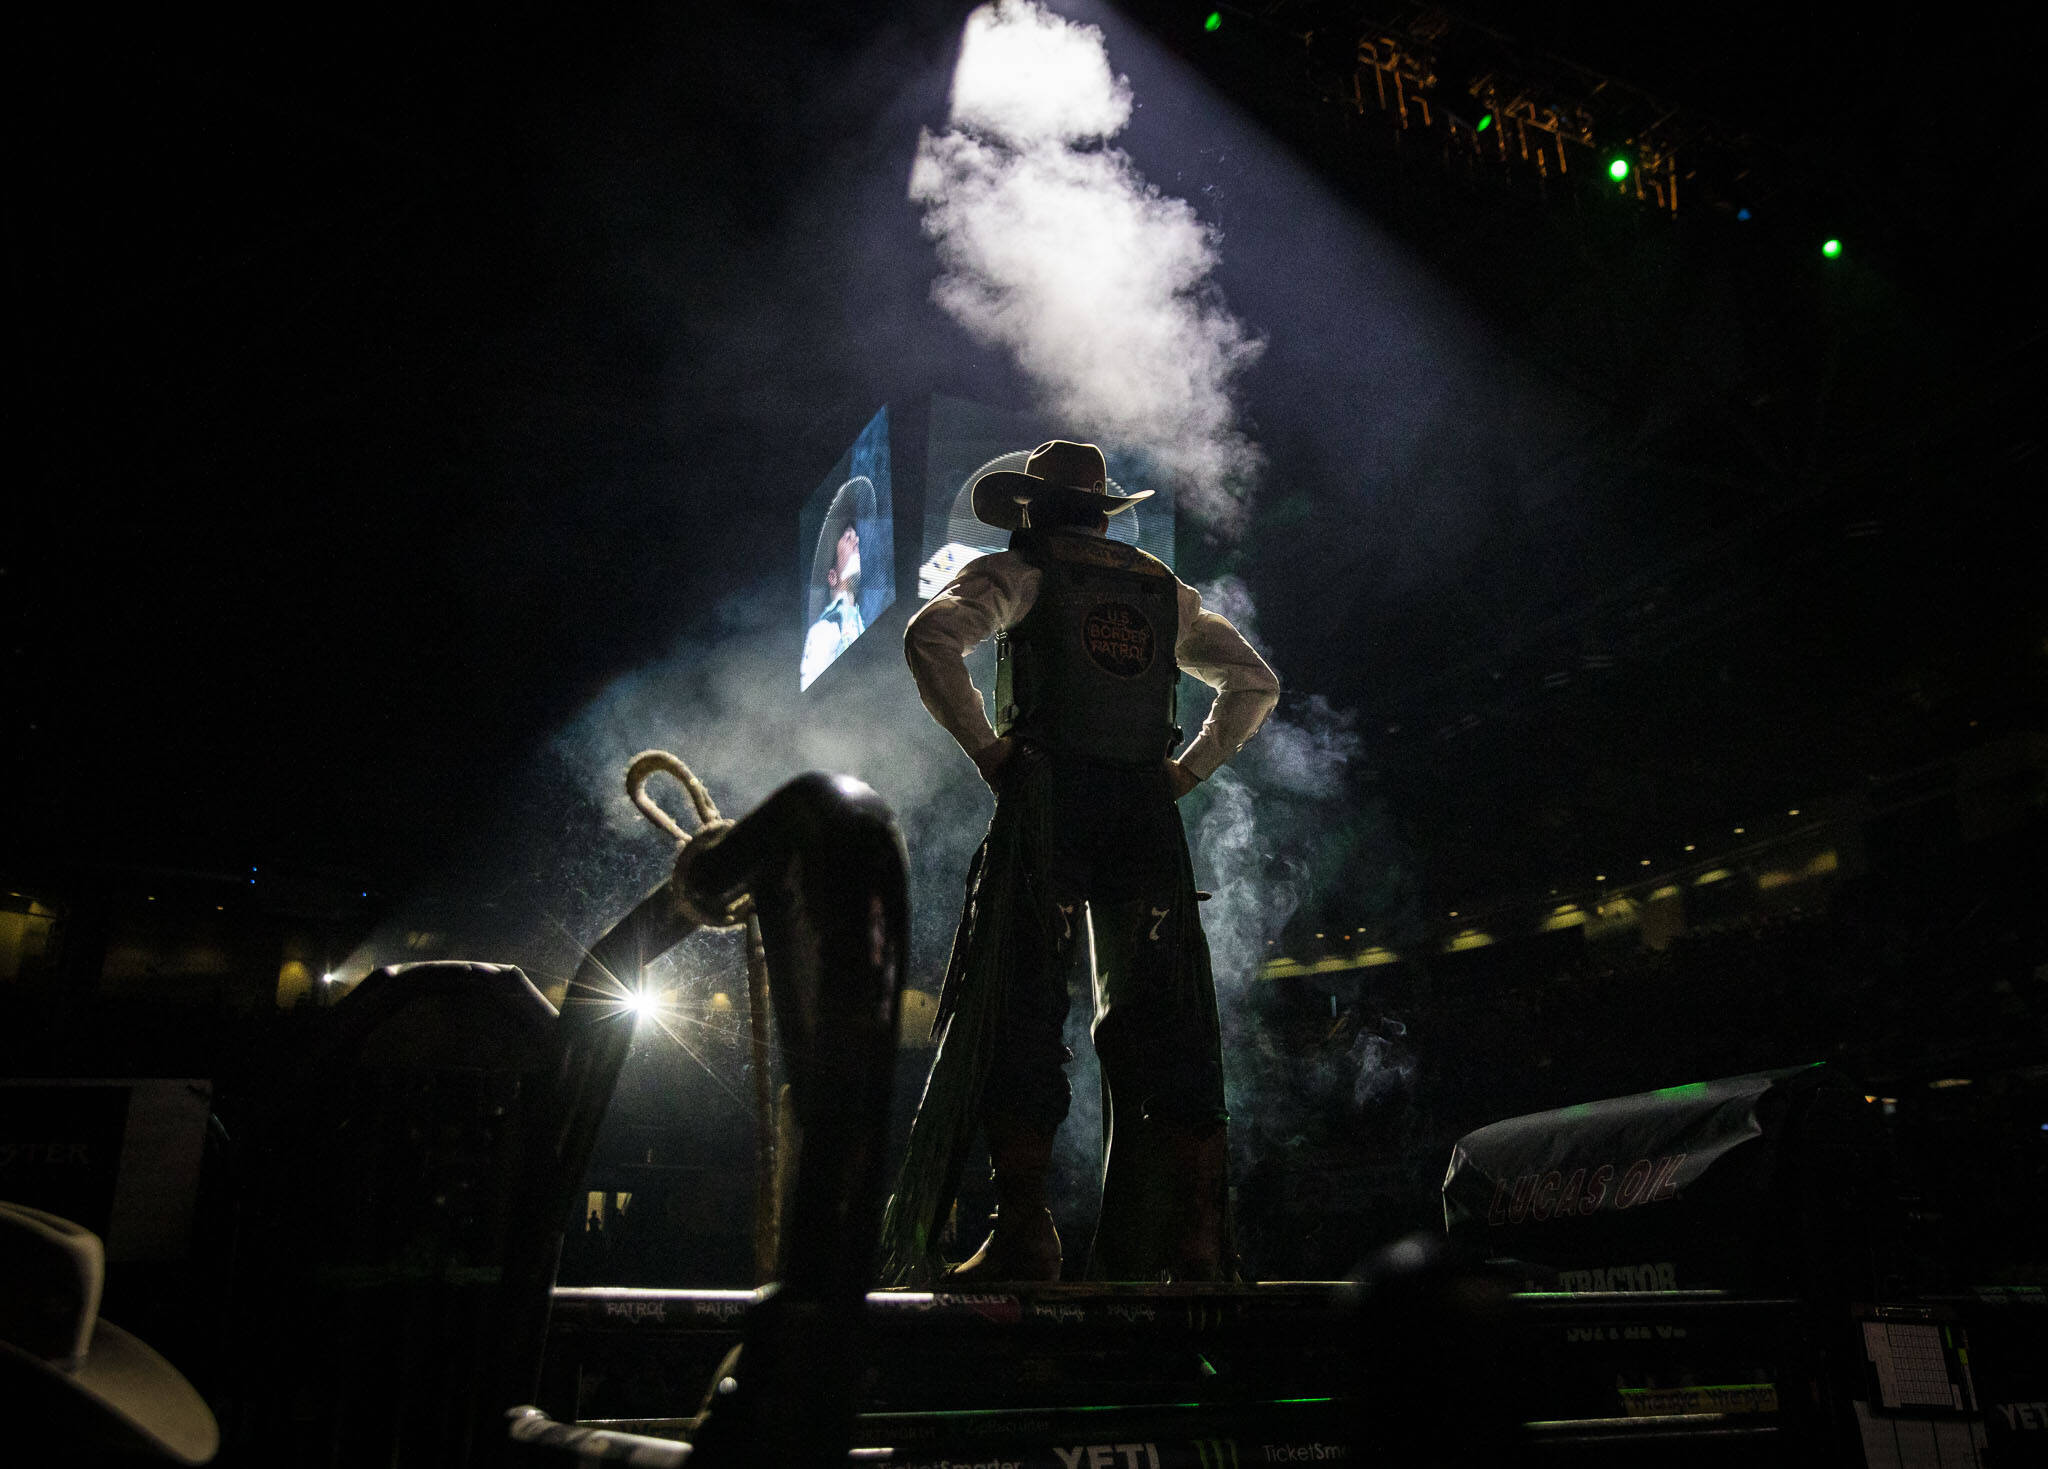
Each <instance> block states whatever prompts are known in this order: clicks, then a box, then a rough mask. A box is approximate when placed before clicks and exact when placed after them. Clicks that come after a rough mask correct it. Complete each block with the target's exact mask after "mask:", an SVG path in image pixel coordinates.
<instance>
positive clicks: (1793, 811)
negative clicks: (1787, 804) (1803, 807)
mask: <svg viewBox="0 0 2048 1469" xmlns="http://www.w3.org/2000/svg"><path fill="white" fill-rule="evenodd" d="M1785 814H1786V815H1787V816H1797V815H1798V814H1799V808H1798V807H1797V806H1794V807H1793V808H1792V809H1791V810H1790V811H1787V812H1786V813H1785Z"/></svg>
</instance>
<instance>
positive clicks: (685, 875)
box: [626, 750, 754, 928]
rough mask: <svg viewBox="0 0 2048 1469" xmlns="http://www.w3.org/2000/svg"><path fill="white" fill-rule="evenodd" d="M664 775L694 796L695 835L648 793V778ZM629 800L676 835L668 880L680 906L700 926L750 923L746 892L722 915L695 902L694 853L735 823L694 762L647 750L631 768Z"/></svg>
mask: <svg viewBox="0 0 2048 1469" xmlns="http://www.w3.org/2000/svg"><path fill="white" fill-rule="evenodd" d="M659 774H665V775H669V776H673V777H674V778H675V780H676V783H677V784H679V785H680V786H682V788H683V792H684V794H685V795H687V796H688V797H689V798H690V806H691V808H692V809H693V810H695V812H696V813H697V831H696V834H695V835H694V836H693V835H691V834H690V833H689V832H687V831H684V830H683V828H682V824H681V823H680V822H678V821H677V820H676V819H675V818H674V817H673V816H671V815H669V814H668V812H666V811H664V810H663V809H662V808H661V805H660V803H659V802H657V801H656V800H655V799H654V797H653V796H651V795H649V794H648V792H647V781H648V778H649V777H650V776H653V775H659ZM626 799H627V800H629V801H631V802H632V803H633V804H634V805H635V806H636V807H638V808H639V811H640V814H641V815H642V816H645V817H646V818H647V819H648V820H649V821H651V822H653V823H654V824H655V825H656V826H658V827H660V828H661V829H662V830H663V831H665V832H667V833H668V834H669V835H670V836H672V837H674V838H675V839H676V843H677V846H676V871H675V878H674V880H673V881H672V882H671V883H670V885H669V886H670V890H671V891H672V892H674V894H675V898H676V911H677V912H679V913H681V914H682V915H683V917H685V918H687V919H689V920H690V922H692V923H694V924H696V925H697V926H698V927H699V928H734V927H737V926H738V925H740V924H742V923H745V922H746V921H747V917H748V915H749V914H751V913H752V912H753V911H754V900H753V898H752V897H751V896H748V895H745V894H743V895H741V896H740V897H739V898H738V899H737V900H736V901H735V902H734V903H733V905H732V906H731V907H730V908H728V909H727V910H726V911H725V912H723V913H717V914H713V913H706V912H705V911H704V910H703V909H701V908H699V907H698V906H697V905H696V904H695V903H693V902H691V901H690V898H689V893H688V890H689V872H690V861H691V858H692V857H693V856H694V855H695V854H696V852H697V851H698V850H699V849H700V848H703V847H714V846H716V845H718V842H719V840H720V839H721V838H723V837H724V836H725V834H726V833H727V832H728V831H731V830H732V823H731V822H730V821H728V820H726V819H725V818H724V817H722V816H720V815H719V814H718V803H717V802H716V801H714V800H712V799H711V792H710V790H709V789H708V788H707V787H706V786H705V784H704V782H703V781H701V780H699V779H697V776H696V774H695V773H694V772H693V771H692V770H691V769H690V767H689V766H687V765H685V764H683V762H682V761H681V760H679V759H677V758H676V757H675V756H674V755H671V754H669V752H668V751H666V750H642V751H641V752H640V753H639V754H637V755H635V756H634V757H633V761H632V763H631V764H630V765H628V766H627V767H626Z"/></svg>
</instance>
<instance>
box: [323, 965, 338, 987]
mask: <svg viewBox="0 0 2048 1469" xmlns="http://www.w3.org/2000/svg"><path fill="white" fill-rule="evenodd" d="M340 978H341V976H340V975H338V974H336V973H335V972H334V971H333V970H331V969H330V970H328V971H327V973H325V974H323V975H321V976H320V983H322V984H333V983H334V982H335V981H336V980H337V979H340Z"/></svg>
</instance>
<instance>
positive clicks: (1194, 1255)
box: [1160, 1123, 1228, 1281]
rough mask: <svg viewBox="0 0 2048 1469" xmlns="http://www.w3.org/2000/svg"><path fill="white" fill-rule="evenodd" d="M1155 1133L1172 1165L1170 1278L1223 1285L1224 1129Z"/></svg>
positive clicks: (1217, 1125) (1182, 1128) (1171, 1128)
mask: <svg viewBox="0 0 2048 1469" xmlns="http://www.w3.org/2000/svg"><path fill="white" fill-rule="evenodd" d="M1160 1131H1161V1133H1162V1134H1163V1139H1164V1141H1165V1144H1166V1152H1167V1156H1168V1157H1170V1158H1171V1159H1172V1160H1173V1172H1174V1209H1175V1217H1174V1220H1173V1222H1172V1226H1171V1228H1170V1229H1169V1231H1168V1235H1169V1238H1170V1239H1171V1241H1172V1244H1171V1250H1172V1255H1173V1265H1172V1270H1173V1278H1174V1279H1175V1280H1183V1281H1185V1280H1212V1281H1213V1280H1222V1279H1223V1278H1224V1269H1223V1266H1224V1260H1223V1201H1224V1191H1225V1189H1226V1188H1227V1187H1228V1184H1227V1182H1226V1180H1225V1177H1224V1173H1225V1168H1224V1165H1225V1163H1226V1161H1227V1135H1226V1134H1225V1132H1224V1129H1223V1125H1222V1124H1221V1123H1210V1124H1208V1125H1206V1126H1202V1127H1185V1126H1175V1125H1168V1126H1165V1127H1162V1128H1161V1129H1160Z"/></svg>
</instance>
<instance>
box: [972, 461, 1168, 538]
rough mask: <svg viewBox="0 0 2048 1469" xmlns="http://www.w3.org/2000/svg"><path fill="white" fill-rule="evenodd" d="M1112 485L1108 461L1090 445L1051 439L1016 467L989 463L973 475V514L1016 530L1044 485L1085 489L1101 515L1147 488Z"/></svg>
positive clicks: (1123, 507) (1126, 505)
mask: <svg viewBox="0 0 2048 1469" xmlns="http://www.w3.org/2000/svg"><path fill="white" fill-rule="evenodd" d="M1111 486H1112V481H1111V480H1110V477H1109V466H1108V465H1107V464H1106V463H1105V462H1104V461H1103V458H1102V451H1101V450H1100V449H1098V448H1096V447H1095V445H1093V444H1075V443H1070V442H1068V441H1067V440H1066V439H1052V440H1050V441H1048V442H1046V443H1043V444H1040V445H1039V446H1038V447H1037V448H1036V449H1033V450H1032V451H1031V457H1030V458H1029V459H1026V460H1025V461H1024V468H1023V470H1022V471H1021V472H1019V471H1017V470H1014V469H992V470H990V471H989V472H988V473H987V474H984V475H983V476H982V477H981V478H980V479H978V480H976V481H975V482H974V517H975V519H977V520H979V521H981V522H982V523H983V524H984V525H992V526H994V527H996V528H997V529H998V530H1015V529H1017V527H1018V526H1020V525H1022V524H1024V521H1025V516H1024V512H1025V509H1026V507H1027V506H1029V505H1030V503H1031V501H1032V500H1033V498H1035V497H1036V496H1038V495H1040V494H1042V493H1044V492H1045V491H1046V490H1048V489H1054V488H1057V489H1060V490H1064V491H1067V492H1069V493H1072V494H1079V495H1084V496H1086V497H1087V498H1088V499H1090V500H1093V501H1095V502H1096V505H1097V508H1098V509H1100V510H1101V512H1102V513H1103V514H1104V515H1114V514H1116V513H1117V512H1118V511H1119V510H1128V509H1130V508H1131V507H1132V506H1133V505H1135V504H1137V503H1138V502H1139V501H1140V500H1143V499H1145V498H1146V497H1147V496H1149V495H1150V494H1151V493H1152V492H1151V491H1150V490H1140V491H1138V493H1137V494H1135V495H1120V494H1113V493H1111V492H1110V491H1111Z"/></svg>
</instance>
